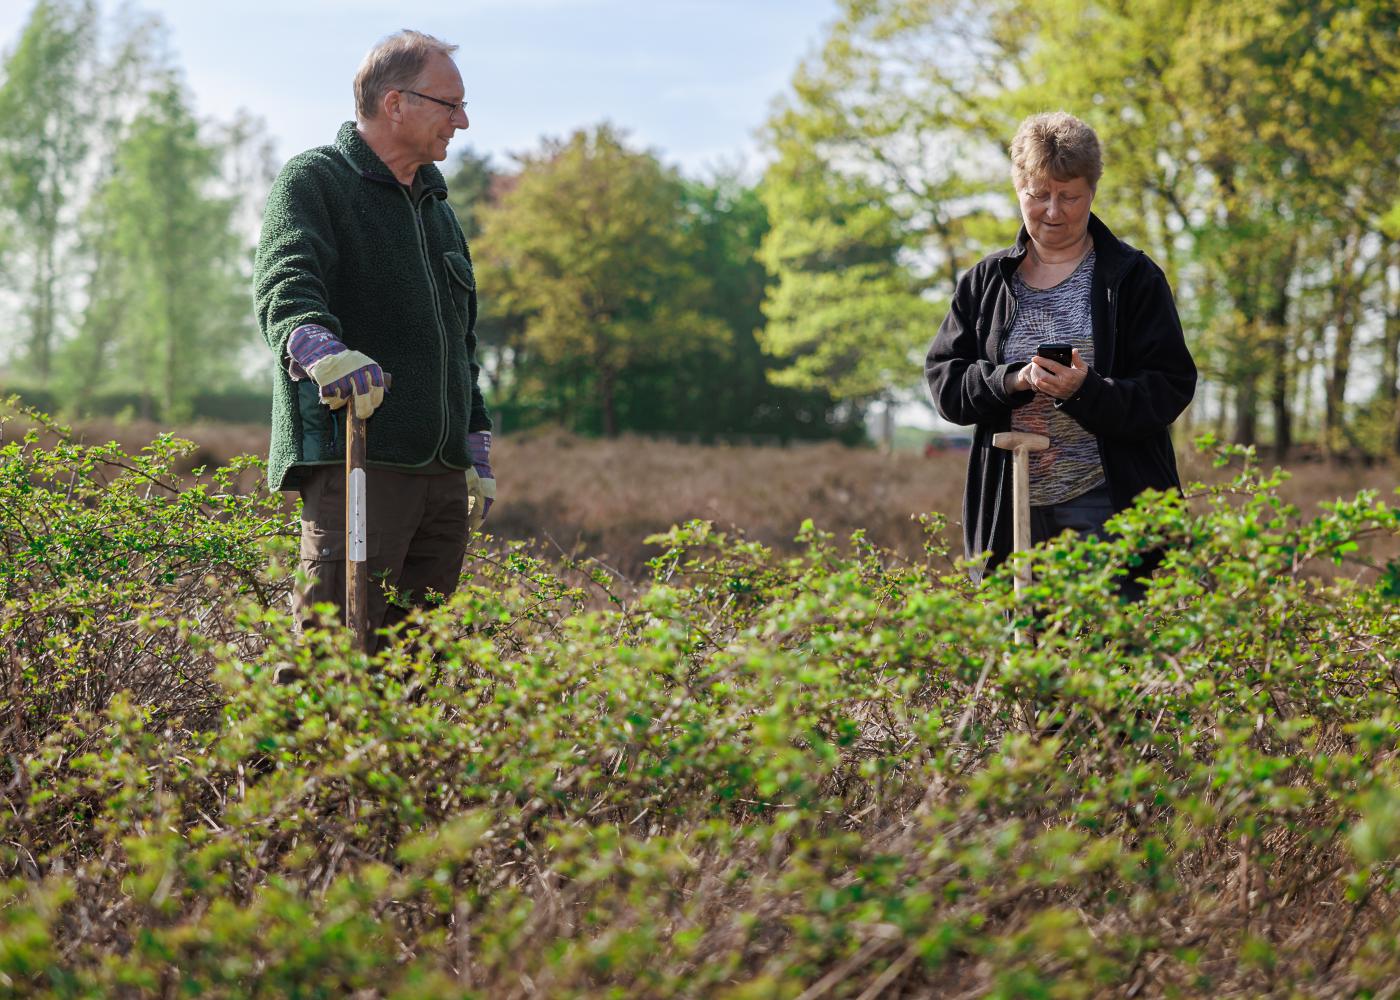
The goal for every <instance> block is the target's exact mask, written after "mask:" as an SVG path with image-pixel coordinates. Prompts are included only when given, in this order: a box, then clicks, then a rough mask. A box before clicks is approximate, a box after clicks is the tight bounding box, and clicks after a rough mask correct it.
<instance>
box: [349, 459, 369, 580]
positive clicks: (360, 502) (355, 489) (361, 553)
mask: <svg viewBox="0 0 1400 1000" xmlns="http://www.w3.org/2000/svg"><path fill="white" fill-rule="evenodd" d="M345 499H346V502H347V503H348V504H349V505H350V518H349V521H348V522H347V525H348V527H349V533H350V537H349V538H347V539H346V544H347V545H348V546H349V553H350V561H351V562H364V561H365V549H366V548H367V547H368V546H367V544H366V536H367V534H368V532H367V529H366V527H365V470H364V469H352V470H350V485H349V495H348V496H347V497H346V498H345Z"/></svg>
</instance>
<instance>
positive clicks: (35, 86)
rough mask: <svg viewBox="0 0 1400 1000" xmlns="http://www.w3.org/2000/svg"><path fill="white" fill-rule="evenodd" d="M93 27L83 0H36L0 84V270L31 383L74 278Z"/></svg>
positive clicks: (49, 362) (49, 365)
mask: <svg viewBox="0 0 1400 1000" xmlns="http://www.w3.org/2000/svg"><path fill="white" fill-rule="evenodd" d="M96 34H97V5H96V3H94V2H92V0H39V2H38V3H36V4H35V6H34V10H33V12H32V13H31V14H30V17H29V20H28V21H27V22H26V24H25V27H24V31H23V32H22V33H21V35H20V38H19V42H18V44H17V45H16V46H15V48H14V49H13V51H11V52H9V53H7V55H6V57H5V62H4V68H3V83H0V219H3V220H4V227H3V228H4V231H5V232H4V236H3V237H0V255H3V256H0V273H3V275H4V281H5V284H7V285H9V286H10V287H11V288H12V289H14V290H15V291H16V292H17V293H18V296H19V299H20V302H21V303H22V313H23V316H24V319H25V326H26V327H27V329H26V330H25V333H24V340H25V343H24V348H23V353H22V356H21V361H22V363H23V364H24V366H25V367H26V368H27V369H28V371H29V372H30V373H31V374H32V376H33V378H34V380H35V381H36V382H37V383H38V384H39V385H43V384H44V383H46V382H47V381H48V379H49V376H50V375H51V373H52V370H53V357H54V350H55V347H56V345H57V342H58V338H59V336H60V334H61V332H62V327H63V324H62V318H63V316H64V314H65V312H66V311H67V310H68V309H70V308H71V306H72V302H71V297H72V293H73V291H74V289H75V287H76V286H77V285H78V281H79V279H78V273H77V268H76V267H75V264H76V260H75V258H74V257H73V255H72V254H71V250H72V247H73V245H74V243H75V237H76V230H77V226H76V222H77V213H76V210H75V203H76V201H77V199H76V197H75V196H76V195H77V194H78V192H79V190H80V188H79V185H80V183H81V180H82V178H81V176H80V172H79V166H80V165H81V164H82V162H83V161H84V159H85V158H86V156H87V129H86V128H85V127H84V126H85V123H86V122H87V121H88V116H89V114H90V112H91V111H92V108H91V107H89V106H88V105H87V103H86V102H88V101H90V100H92V98H93V97H94V96H95V95H94V93H93V85H94V82H95V78H96V77H95V73H94V72H93V64H92V60H91V56H90V54H91V52H92V51H93V50H94V48H95V46H96Z"/></svg>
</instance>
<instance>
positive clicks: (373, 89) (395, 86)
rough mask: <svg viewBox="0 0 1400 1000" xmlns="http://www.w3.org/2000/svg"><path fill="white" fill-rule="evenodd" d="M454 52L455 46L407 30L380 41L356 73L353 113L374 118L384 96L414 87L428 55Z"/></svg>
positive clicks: (366, 55)
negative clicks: (392, 91) (390, 92)
mask: <svg viewBox="0 0 1400 1000" xmlns="http://www.w3.org/2000/svg"><path fill="white" fill-rule="evenodd" d="M456 51H457V46H455V45H449V44H448V43H447V42H444V41H443V40H442V39H440V38H434V37H433V36H432V35H425V34H423V32H421V31H413V30H411V29H409V28H405V29H404V30H403V31H400V32H397V33H395V34H392V35H389V36H388V37H386V38H381V39H380V40H379V41H378V42H377V43H375V46H374V48H372V49H370V50H369V51H368V52H366V53H365V57H364V59H363V60H362V61H361V62H360V68H359V69H358V70H356V71H355V113H356V114H357V115H359V117H360V118H361V119H362V120H364V121H369V120H370V119H372V118H374V117H375V116H376V115H377V114H379V104H380V102H381V101H383V100H384V95H385V94H387V93H388V92H389V91H391V90H406V89H407V88H409V87H411V86H413V82H414V81H415V80H417V79H418V76H419V74H420V73H422V72H423V67H424V66H426V65H427V64H428V58H429V57H430V56H432V55H433V54H434V53H436V54H438V55H443V56H447V57H448V58H451V56H452V53H454V52H456Z"/></svg>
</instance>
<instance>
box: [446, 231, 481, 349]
mask: <svg viewBox="0 0 1400 1000" xmlns="http://www.w3.org/2000/svg"><path fill="white" fill-rule="evenodd" d="M442 263H443V267H444V268H445V269H446V271H447V288H448V290H449V292H450V294H451V296H452V311H453V314H454V315H455V316H456V317H457V321H458V323H460V324H461V327H462V334H463V336H465V337H466V338H467V340H468V342H470V341H472V340H473V339H475V334H474V332H473V331H474V330H475V328H476V274H475V273H474V272H473V271H472V262H471V261H470V260H469V259H468V258H467V255H466V254H464V253H458V252H457V251H456V250H449V251H447V252H446V253H444V254H443V255H442Z"/></svg>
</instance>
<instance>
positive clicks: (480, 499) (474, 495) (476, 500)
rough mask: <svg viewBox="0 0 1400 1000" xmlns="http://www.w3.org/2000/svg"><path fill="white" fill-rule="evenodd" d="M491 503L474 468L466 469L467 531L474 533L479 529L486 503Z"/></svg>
mask: <svg viewBox="0 0 1400 1000" xmlns="http://www.w3.org/2000/svg"><path fill="white" fill-rule="evenodd" d="M490 503H491V500H490V498H488V497H487V496H486V487H485V485H484V484H483V482H482V479H481V477H480V476H479V475H477V473H476V469H468V470H467V532H468V533H469V534H472V535H475V534H476V533H477V532H479V531H481V525H482V522H483V521H485V520H486V510H487V505H488V504H490Z"/></svg>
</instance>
